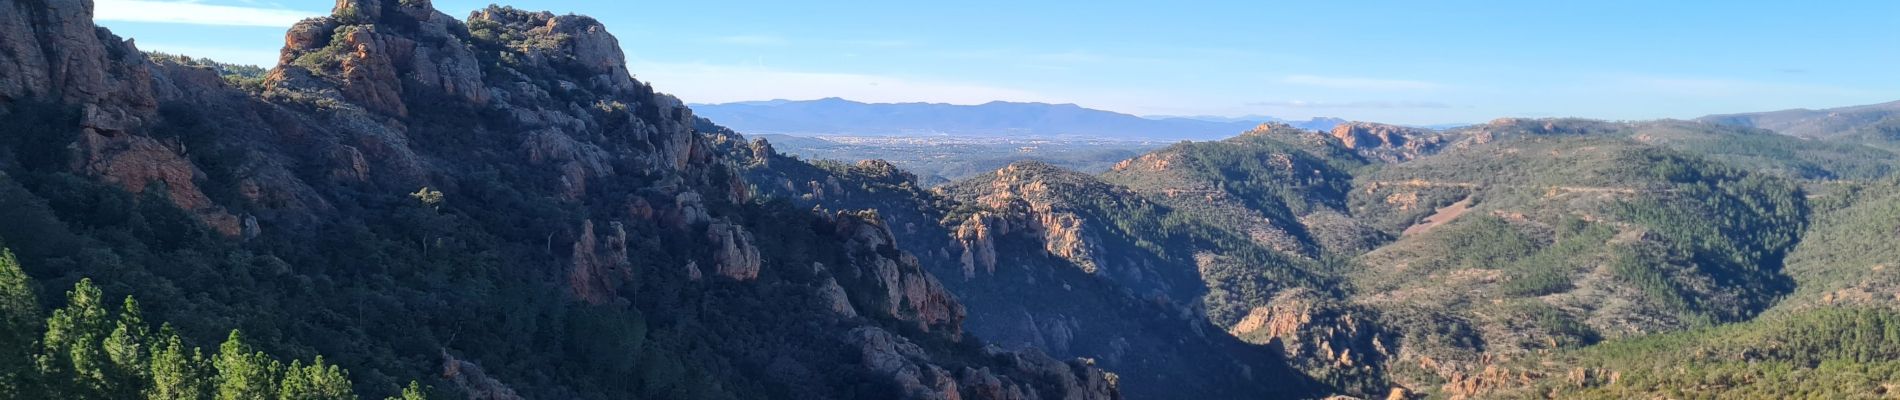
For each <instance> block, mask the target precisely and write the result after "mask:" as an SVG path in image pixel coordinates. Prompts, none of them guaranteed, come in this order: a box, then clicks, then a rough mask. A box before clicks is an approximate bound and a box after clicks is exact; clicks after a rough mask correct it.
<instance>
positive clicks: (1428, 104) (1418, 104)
mask: <svg viewBox="0 0 1900 400" xmlns="http://www.w3.org/2000/svg"><path fill="white" fill-rule="evenodd" d="M1247 105H1249V106H1258V107H1278V108H1347V109H1407V108H1451V105H1450V104H1445V103H1440V102H1436V101H1344V102H1328V101H1305V100H1274V101H1260V102H1253V103H1247Z"/></svg>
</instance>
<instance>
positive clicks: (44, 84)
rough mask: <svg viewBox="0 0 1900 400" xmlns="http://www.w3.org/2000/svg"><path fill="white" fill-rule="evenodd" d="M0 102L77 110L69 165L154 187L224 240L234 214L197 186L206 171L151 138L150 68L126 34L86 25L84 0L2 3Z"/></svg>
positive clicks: (88, 13) (130, 185) (88, 6)
mask: <svg viewBox="0 0 1900 400" xmlns="http://www.w3.org/2000/svg"><path fill="white" fill-rule="evenodd" d="M0 11H5V15H0V109H4V108H5V107H6V106H7V104H9V103H12V102H15V101H27V100H38V101H53V102H57V103H60V104H65V105H71V106H74V107H77V108H78V109H79V110H80V119H79V126H76V127H73V130H74V131H75V132H76V134H77V136H78V137H79V140H78V142H79V143H78V145H77V148H78V149H79V151H78V154H76V156H77V157H76V165H75V167H74V168H75V169H76V171H75V172H79V173H83V174H85V175H89V176H93V177H97V178H99V179H101V180H104V181H106V182H109V183H114V184H117V185H119V186H120V187H122V188H125V189H126V191H128V192H132V193H134V194H140V193H145V191H146V189H148V188H152V187H157V188H161V189H162V190H164V192H165V196H164V197H166V198H169V199H171V201H172V202H173V203H174V204H176V205H177V206H178V207H179V208H181V209H184V210H186V211H189V212H191V213H193V214H195V215H196V216H197V217H198V218H199V219H200V220H201V221H203V222H204V223H205V224H206V225H208V226H210V227H211V228H213V229H214V230H216V231H218V232H219V233H222V234H224V235H225V236H228V237H237V236H239V235H241V234H242V225H241V222H240V219H239V218H238V217H237V216H234V215H232V214H231V213H230V212H228V211H226V210H225V209H224V208H223V207H220V206H218V205H217V204H213V203H212V202H211V201H210V199H209V198H208V197H207V196H206V195H205V194H204V192H203V191H202V190H200V189H199V187H198V183H197V181H196V178H197V177H199V176H202V175H203V172H201V171H199V170H198V169H197V167H196V166H195V165H193V164H192V163H191V162H190V161H188V160H187V158H186V157H185V156H183V155H182V154H180V151H178V150H175V149H173V148H171V147H167V146H166V145H165V144H164V143H161V142H160V141H158V140H156V139H153V138H151V137H148V136H142V135H138V133H144V132H146V131H148V130H149V128H150V125H151V124H152V123H153V122H154V121H156V120H157V119H158V118H159V115H158V105H159V101H158V93H159V92H160V91H176V89H163V90H161V89H155V82H160V81H157V80H155V79H154V76H153V69H154V66H153V65H152V63H151V62H150V61H148V60H146V58H145V55H144V53H142V52H140V51H139V50H138V48H137V47H135V46H133V44H132V42H131V41H129V40H121V39H120V38H119V37H118V36H117V35H113V34H112V32H111V31H108V30H106V29H104V28H98V27H95V26H93V25H92V12H93V4H92V2H91V1H90V0H52V1H44V2H25V1H19V2H14V1H10V2H7V3H5V4H4V5H0Z"/></svg>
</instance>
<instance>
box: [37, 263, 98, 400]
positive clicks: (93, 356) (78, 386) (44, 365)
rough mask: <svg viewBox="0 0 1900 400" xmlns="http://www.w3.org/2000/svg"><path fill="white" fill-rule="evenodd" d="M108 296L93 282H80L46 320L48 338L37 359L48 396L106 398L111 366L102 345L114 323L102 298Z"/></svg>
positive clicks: (46, 337) (85, 280) (83, 280)
mask: <svg viewBox="0 0 1900 400" xmlns="http://www.w3.org/2000/svg"><path fill="white" fill-rule="evenodd" d="M103 297H105V295H104V294H103V293H101V292H100V291H99V288H98V287H96V286H93V285H92V280H91V279H81V280H79V283H78V284H77V285H74V286H73V290H72V291H69V292H66V307H64V308H60V309H58V310H54V311H53V316H52V317H49V318H47V319H46V335H45V338H44V339H42V340H41V342H40V344H41V351H40V355H39V356H38V357H36V358H37V360H36V361H37V362H38V365H39V369H40V374H41V375H42V376H43V377H44V380H45V384H46V389H47V391H48V394H49V395H50V396H52V397H55V398H62V399H98V398H105V397H106V396H107V393H106V387H107V380H108V379H109V378H108V377H107V376H106V370H107V368H108V366H109V365H110V360H108V358H107V356H106V352H105V348H104V347H103V346H102V343H103V342H104V340H105V337H106V335H107V334H108V329H109V327H110V326H111V322H110V321H108V320H107V318H106V317H107V314H106V308H105V306H104V305H103V304H102V303H101V301H100V299H101V298H103Z"/></svg>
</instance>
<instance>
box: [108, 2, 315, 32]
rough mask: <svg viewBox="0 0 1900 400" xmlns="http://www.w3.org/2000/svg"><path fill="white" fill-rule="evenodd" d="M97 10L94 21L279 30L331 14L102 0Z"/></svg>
mask: <svg viewBox="0 0 1900 400" xmlns="http://www.w3.org/2000/svg"><path fill="white" fill-rule="evenodd" d="M93 10H94V14H95V15H94V19H97V20H99V21H122V22H155V23H169V24H187V25H222V26H256V27H276V28H283V27H289V26H291V25H292V24H295V23H297V21H301V20H303V19H305V18H310V17H316V16H322V15H324V14H327V12H322V11H305V10H292V9H286V8H263V7H243V6H224V5H213V4H204V3H197V2H186V1H161V0H98V1H97V2H96V3H94V8H93Z"/></svg>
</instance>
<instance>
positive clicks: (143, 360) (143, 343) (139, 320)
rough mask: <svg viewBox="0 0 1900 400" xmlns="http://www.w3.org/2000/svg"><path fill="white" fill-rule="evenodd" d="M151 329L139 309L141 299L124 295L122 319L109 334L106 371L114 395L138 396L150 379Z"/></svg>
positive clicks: (122, 396) (128, 397) (110, 389)
mask: <svg viewBox="0 0 1900 400" xmlns="http://www.w3.org/2000/svg"><path fill="white" fill-rule="evenodd" d="M150 336H151V329H149V328H147V327H146V325H145V316H144V315H143V312H142V311H140V310H139V303H138V300H135V299H133V298H132V296H126V297H125V305H124V306H123V308H121V309H120V310H119V319H118V321H117V322H116V323H115V324H114V326H113V328H112V333H111V334H108V335H106V339H105V345H104V347H105V352H106V359H107V360H108V361H110V362H111V366H110V368H109V370H108V371H106V372H107V378H108V379H107V381H106V383H107V386H108V387H107V389H108V393H110V394H111V396H112V397H113V398H120V399H130V398H137V397H138V395H139V394H140V393H143V392H144V391H145V386H146V385H147V384H149V383H150V381H151V380H150V377H149V376H147V375H146V374H147V370H148V369H149V364H150V361H149V359H150V357H151V354H150V352H151V349H150V348H149V346H150V345H149V344H148V343H150V340H151V339H150V338H149V337H150Z"/></svg>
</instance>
